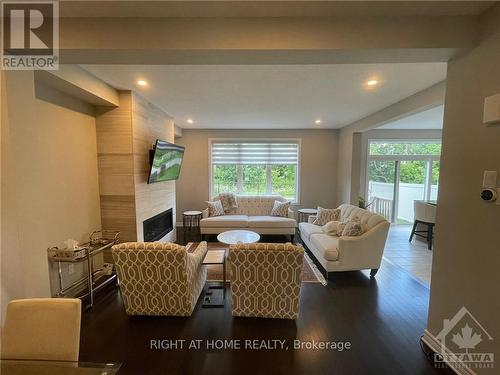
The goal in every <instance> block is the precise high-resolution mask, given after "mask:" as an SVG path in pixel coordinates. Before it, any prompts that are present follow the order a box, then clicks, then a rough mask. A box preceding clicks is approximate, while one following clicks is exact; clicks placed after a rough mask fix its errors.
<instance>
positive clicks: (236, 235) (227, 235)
mask: <svg viewBox="0 0 500 375" xmlns="http://www.w3.org/2000/svg"><path fill="white" fill-rule="evenodd" d="M217 240H218V241H219V242H222V243H225V244H226V245H236V244H237V243H238V242H242V243H255V242H259V240H260V236H259V235H258V234H257V233H255V232H252V231H249V230H228V231H227V232H222V233H221V234H219V235H218V236H217Z"/></svg>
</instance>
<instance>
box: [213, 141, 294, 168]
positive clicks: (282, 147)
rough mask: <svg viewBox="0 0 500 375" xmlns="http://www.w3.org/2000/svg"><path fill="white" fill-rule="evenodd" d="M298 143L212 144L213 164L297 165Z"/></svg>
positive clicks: (232, 142) (216, 142)
mask: <svg viewBox="0 0 500 375" xmlns="http://www.w3.org/2000/svg"><path fill="white" fill-rule="evenodd" d="M298 160H299V144H298V142H289V141H284V142H277V141H272V142H262V141H258V142H247V141H245V142H234V141H231V142H227V141H224V142H219V141H214V142H212V164H217V165H221V164H239V165H284V164H285V165H287V164H288V165H289V164H293V165H296V164H297V163H298Z"/></svg>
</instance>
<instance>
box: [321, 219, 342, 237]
mask: <svg viewBox="0 0 500 375" xmlns="http://www.w3.org/2000/svg"><path fill="white" fill-rule="evenodd" d="M345 224H346V223H342V222H340V221H329V222H328V223H326V224H325V225H323V226H322V227H321V229H322V230H323V232H325V233H326V234H328V235H329V236H337V237H340V236H342V232H343V231H344V227H345Z"/></svg>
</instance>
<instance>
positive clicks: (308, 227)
mask: <svg viewBox="0 0 500 375" xmlns="http://www.w3.org/2000/svg"><path fill="white" fill-rule="evenodd" d="M299 231H300V236H301V237H302V238H305V239H307V240H308V241H309V240H310V239H311V235H312V234H314V233H318V234H323V230H322V229H321V227H320V226H318V225H314V224H311V223H300V224H299Z"/></svg>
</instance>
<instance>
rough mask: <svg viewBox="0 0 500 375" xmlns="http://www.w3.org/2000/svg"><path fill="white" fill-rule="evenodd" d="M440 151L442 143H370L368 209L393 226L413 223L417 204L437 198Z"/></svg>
mask: <svg viewBox="0 0 500 375" xmlns="http://www.w3.org/2000/svg"><path fill="white" fill-rule="evenodd" d="M440 152H441V144H440V143H438V142H429V141H420V142H418V141H412V142H401V141H397V142H395V141H370V142H369V153H368V154H369V156H368V164H367V192H366V196H367V198H368V199H367V204H368V209H370V210H371V211H373V212H376V213H378V214H380V215H382V216H384V217H385V218H387V219H388V220H389V221H391V222H392V223H396V224H410V223H412V222H413V220H414V212H413V202H414V201H416V200H436V199H437V192H438V179H439V166H440V164H439V156H440Z"/></svg>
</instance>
